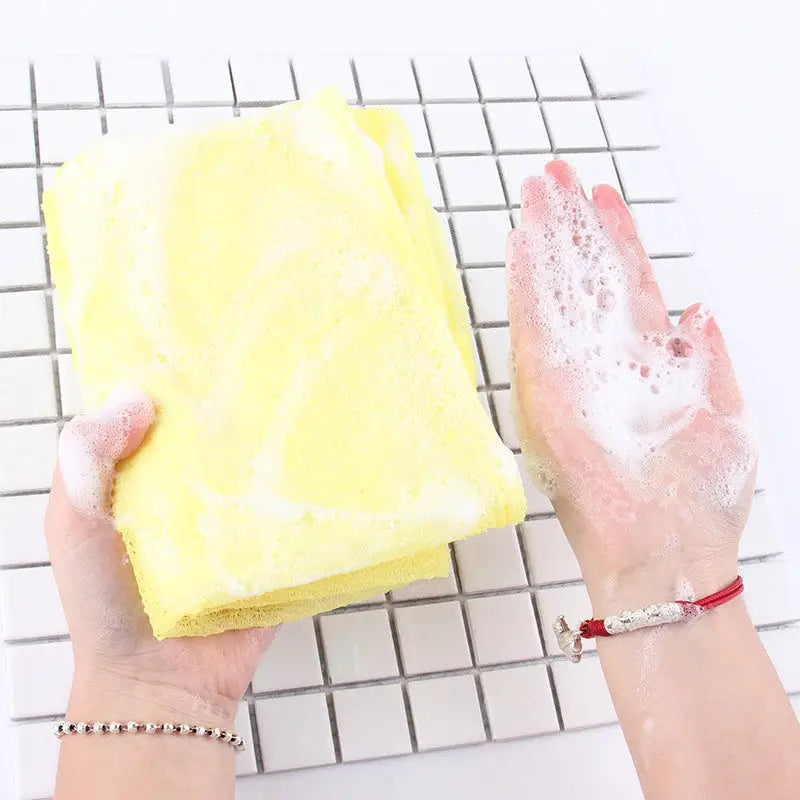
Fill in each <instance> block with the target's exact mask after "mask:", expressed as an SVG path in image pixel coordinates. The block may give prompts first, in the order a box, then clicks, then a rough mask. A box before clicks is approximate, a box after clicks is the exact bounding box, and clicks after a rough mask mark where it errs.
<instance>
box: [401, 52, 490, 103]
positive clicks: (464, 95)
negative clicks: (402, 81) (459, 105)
mask: <svg viewBox="0 0 800 800" xmlns="http://www.w3.org/2000/svg"><path fill="white" fill-rule="evenodd" d="M414 66H415V67H416V70H417V78H418V79H419V86H420V89H421V91H422V97H423V99H425V100H426V101H430V100H477V99H478V89H477V87H476V86H475V79H474V78H473V76H472V69H471V68H470V65H469V59H468V58H467V57H466V56H458V55H423V56H417V57H416V58H415V59H414Z"/></svg>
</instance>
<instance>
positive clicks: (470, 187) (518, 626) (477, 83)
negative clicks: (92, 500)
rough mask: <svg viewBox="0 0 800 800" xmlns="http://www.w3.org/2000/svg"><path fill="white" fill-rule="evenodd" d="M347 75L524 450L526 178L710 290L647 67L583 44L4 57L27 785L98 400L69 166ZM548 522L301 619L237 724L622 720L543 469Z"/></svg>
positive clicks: (413, 725) (332, 751) (14, 501)
mask: <svg viewBox="0 0 800 800" xmlns="http://www.w3.org/2000/svg"><path fill="white" fill-rule="evenodd" d="M330 83H337V84H339V85H340V86H341V87H342V89H343V91H344V92H345V94H346V95H347V97H348V98H349V99H350V100H351V101H353V102H360V103H364V104H371V103H379V102H380V103H383V102H386V103H390V104H392V105H394V106H395V107H397V108H398V110H399V111H400V112H401V113H402V114H403V116H404V118H405V119H406V121H407V123H408V125H409V128H410V130H411V132H412V136H413V138H414V142H415V147H416V149H417V152H418V155H419V157H420V165H421V169H422V174H423V177H424V179H425V185H426V188H427V191H428V194H429V196H430V198H431V201H432V202H433V204H434V206H435V207H436V208H437V210H439V212H440V217H441V220H442V224H443V227H444V229H445V232H446V234H447V236H448V239H449V241H450V243H451V246H452V249H453V252H454V254H455V256H456V258H457V261H458V265H459V270H460V274H461V276H462V280H463V282H464V287H465V291H466V294H467V297H468V301H469V305H470V314H471V321H472V325H473V328H474V332H475V344H476V348H475V350H476V360H477V364H478V367H479V369H478V372H479V379H478V387H477V388H478V392H479V395H480V398H481V400H482V402H483V403H484V405H485V407H486V409H487V412H488V413H489V414H490V416H491V417H492V419H493V421H494V422H495V424H496V426H497V429H498V432H499V433H500V435H501V436H502V437H503V440H504V441H505V442H506V444H507V445H508V446H509V447H511V448H513V449H515V451H516V452H518V448H519V442H518V440H517V438H516V433H515V431H514V426H513V420H512V418H511V414H510V406H509V403H510V401H509V372H508V348H509V337H508V322H507V316H506V309H505V287H504V283H503V281H504V272H503V269H502V265H503V260H504V240H505V235H506V233H507V232H508V231H509V230H510V229H511V226H512V225H513V224H515V222H516V220H517V219H518V213H519V209H518V206H519V186H520V183H521V181H522V179H523V178H524V177H525V176H526V175H528V174H531V173H536V172H540V171H541V169H542V168H543V166H544V164H545V163H546V161H547V160H549V159H550V158H552V157H553V155H556V156H558V157H564V158H568V159H569V160H570V161H571V162H572V163H573V164H574V165H575V166H576V167H577V168H578V170H579V172H580V174H581V176H582V178H583V180H584V182H585V184H586V185H587V187H590V186H591V185H592V184H594V183H600V182H604V183H611V184H612V185H614V186H617V187H618V188H620V189H622V191H623V193H624V195H625V197H626V200H628V202H629V203H631V204H632V208H633V212H634V216H635V218H636V220H637V224H638V225H639V228H640V231H641V234H642V237H643V240H644V243H645V246H646V248H647V250H648V252H649V253H650V254H651V256H652V257H653V259H654V265H655V270H656V273H657V277H658V278H659V280H660V282H661V285H662V287H663V289H664V294H665V297H666V299H667V302H668V305H669V307H670V309H671V311H672V312H674V313H675V314H678V313H680V311H681V310H682V309H683V308H685V307H686V306H687V305H688V304H689V303H690V302H692V301H694V300H696V299H697V298H698V295H699V293H700V291H701V290H700V288H699V287H700V286H701V285H702V282H701V280H700V277H701V276H700V275H699V274H698V268H697V267H696V265H695V263H694V261H695V259H694V258H692V248H691V241H690V239H689V232H688V228H687V225H686V221H685V219H684V217H683V216H682V208H681V206H680V204H679V203H678V202H676V201H675V196H676V191H675V187H674V186H673V185H672V183H671V180H670V178H671V170H670V166H669V162H668V160H667V159H666V158H665V156H664V155H663V153H662V150H661V149H660V147H659V139H658V135H657V131H656V129H655V126H654V125H653V122H652V119H651V116H650V108H649V101H648V99H647V97H646V95H644V94H643V88H644V87H643V86H642V83H641V79H640V78H639V76H638V73H637V71H636V69H635V65H633V64H631V63H629V62H627V61H625V60H623V59H617V58H613V57H607V56H603V57H599V56H598V57H596V58H594V59H589V60H588V61H585V62H584V61H582V60H581V59H580V58H579V57H578V56H577V55H567V54H563V55H548V56H529V57H527V58H526V57H525V56H522V55H501V56H481V57H476V58H474V59H467V58H459V57H452V56H448V57H438V56H424V57H418V58H416V59H414V60H413V61H411V60H408V59H405V58H401V57H382V56H381V57H375V56H368V57H356V58H355V59H353V60H350V59H348V58H344V57H324V58H311V57H304V58H295V59H294V60H293V61H291V62H290V61H289V60H287V59H286V58H285V57H283V56H248V57H232V58H231V59H230V60H228V59H225V58H222V57H207V58H202V57H182V58H176V59H171V60H169V61H163V62H162V61H160V60H158V59H155V58H113V59H103V60H102V61H101V62H96V61H95V60H93V59H91V58H80V57H74V58H57V59H47V60H42V61H36V62H35V63H34V64H32V65H30V64H28V63H27V62H22V61H7V62H2V61H0V613H1V614H2V617H1V618H0V619H1V621H2V632H3V638H4V641H5V643H6V647H5V651H6V657H7V666H8V672H9V678H10V681H9V684H10V687H9V698H10V711H11V717H12V719H13V720H14V728H13V733H14V738H15V739H16V741H17V745H18V762H19V776H20V781H19V796H20V797H21V798H29V799H33V798H42V797H48V796H50V794H51V793H52V782H53V775H54V770H55V759H56V753H57V742H56V740H55V739H54V738H53V737H52V736H51V735H50V730H51V721H52V720H53V719H55V718H57V717H58V715H60V714H62V713H63V711H64V707H65V704H66V696H67V691H68V687H69V683H70V679H71V670H72V664H71V645H70V643H69V640H68V638H67V635H66V628H65V623H64V619H63V615H62V612H61V609H60V605H59V602H58V598H57V594H56V590H55V584H54V582H53V578H52V572H51V570H50V567H49V565H48V555H47V551H46V548H45V545H44V539H43V534H42V524H41V523H42V515H43V510H44V505H45V502H46V493H47V490H48V487H49V482H50V474H51V470H52V465H53V462H54V460H55V449H56V442H57V437H58V430H59V428H60V426H61V425H62V424H63V422H64V421H65V420H66V419H67V418H69V417H70V416H71V415H72V414H74V413H75V412H76V411H77V410H78V409H79V407H80V393H79V390H78V387H77V385H76V382H75V379H74V377H73V374H72V370H71V355H70V350H69V345H68V341H67V337H66V335H65V331H64V328H63V324H62V322H61V318H60V314H59V310H58V306H57V302H56V298H55V296H54V294H53V290H52V283H51V281H50V273H49V267H48V264H47V259H46V254H45V249H44V245H45V237H46V233H45V231H44V227H43V220H42V218H41V213H40V210H39V204H40V197H41V191H42V188H43V187H46V186H47V185H48V182H49V181H50V180H51V179H52V174H53V170H54V168H55V167H56V166H58V164H60V163H61V162H63V161H64V160H65V159H68V158H70V157H71V156H73V155H74V154H75V153H76V152H77V151H78V150H80V148H81V147H83V146H84V145H85V144H87V143H88V142H90V141H92V140H93V139H95V138H97V137H99V136H100V135H103V134H105V133H106V132H110V133H117V132H133V131H141V130H152V129H158V128H159V127H161V126H165V125H169V124H176V125H192V124H197V123H201V122H206V121H209V120H214V119H225V118H231V117H234V116H241V115H242V114H250V113H258V109H259V108H261V107H264V106H268V105H271V104H274V103H276V102H281V101H284V100H289V99H293V98H295V97H298V96H300V97H302V96H304V95H307V94H308V93H309V92H313V91H314V90H316V89H318V88H320V87H321V86H323V85H327V84H330ZM526 494H527V496H528V512H529V513H528V517H527V519H526V521H525V522H524V523H522V524H521V525H519V526H517V527H516V528H505V529H501V530H496V531H490V532H488V533H486V534H484V535H482V536H480V537H476V538H473V539H471V540H469V541H465V542H459V543H457V544H456V545H455V546H454V547H453V553H452V555H453V571H452V575H451V576H450V577H449V578H448V579H440V580H435V581H428V582H424V583H421V584H417V585H413V586H410V587H406V588H404V589H400V590H398V591H395V592H393V593H391V594H390V595H387V596H386V597H383V596H381V597H378V598H374V600H373V601H371V602H367V603H362V604H359V605H357V606H354V607H349V608H346V609H341V610H339V611H335V612H331V613H329V614H325V615H322V616H321V617H319V618H316V619H314V620H303V621H301V622H296V623H290V624H288V625H286V626H284V628H283V629H282V630H281V632H280V634H279V636H278V638H277V639H276V642H275V644H274V646H273V648H272V649H271V650H270V652H269V653H268V654H267V656H266V657H265V659H264V661H263V663H262V664H261V665H260V667H259V669H258V672H257V674H256V676H255V677H254V680H253V684H252V686H251V688H250V690H249V691H248V693H247V696H246V698H245V700H244V702H243V703H242V706H241V710H240V714H239V718H238V719H237V726H238V729H239V730H241V732H242V733H243V734H244V735H245V737H246V738H247V739H248V741H249V743H250V744H249V747H248V750H247V752H246V753H245V754H243V755H242V756H241V757H240V759H239V773H240V774H241V775H242V776H244V775H254V774H256V773H258V772H274V771H279V770H288V769H295V768H300V767H308V766H314V765H324V764H333V763H336V762H348V761H355V760H360V759H368V758H374V757H384V756H391V755H400V754H407V753H412V752H415V751H425V750H430V749H435V748H441V747H452V746H456V745H465V744H476V743H481V742H487V741H490V740H503V739H509V738H516V737H527V736H534V735H538V734H544V733H557V732H559V731H566V730H573V729H579V728H584V727H587V726H595V725H604V724H609V723H613V722H614V720H615V716H614V712H613V708H612V706H611V702H610V698H609V697H608V693H607V690H606V688H605V684H604V682H603V679H602V674H601V672H600V668H599V662H598V660H597V659H596V658H595V657H593V654H592V652H591V649H592V648H591V645H590V647H589V648H588V649H589V650H590V652H589V654H588V656H587V658H586V659H585V660H584V662H583V663H582V664H581V665H580V666H578V667H575V666H573V665H571V664H569V663H567V662H566V660H565V659H564V658H563V657H562V656H561V655H559V652H558V648H557V646H556V644H555V641H554V637H553V636H552V632H551V630H550V624H551V622H552V619H553V618H554V617H555V615H556V614H557V613H565V614H566V615H567V617H568V618H569V619H570V620H577V619H580V618H583V617H585V616H588V615H589V614H590V606H589V603H588V598H587V596H586V592H585V589H584V587H583V584H582V582H581V580H580V574H579V571H578V567H577V564H576V563H575V560H574V557H573V556H572V553H571V551H570V550H569V547H568V546H567V544H566V541H565V539H564V537H563V535H562V534H561V531H560V529H559V526H558V522H557V520H556V519H555V518H554V515H553V513H552V507H551V506H550V503H549V501H548V500H547V499H546V498H545V497H544V496H543V495H541V494H540V493H539V492H538V491H537V490H536V489H535V488H534V487H533V486H532V485H531V484H530V483H529V482H527V483H526ZM780 551H781V544H780V542H779V541H778V540H777V538H776V537H775V535H774V532H773V528H772V526H771V523H770V519H769V510H768V506H767V498H766V493H765V492H759V494H758V495H757V497H756V499H755V506H754V511H753V515H752V517H751V520H750V522H749V524H748V528H747V531H746V533H745V537H744V540H743V542H742V549H741V554H740V555H741V558H742V567H741V573H742V575H743V577H744V579H745V582H746V584H747V593H746V597H747V603H748V606H749V608H750V611H751V614H752V615H753V618H754V621H755V622H756V624H757V625H758V626H759V628H760V629H761V631H762V637H763V640H764V642H765V644H766V646H767V647H768V649H769V651H770V653H771V655H772V656H773V658H774V660H775V662H776V666H777V667H778V670H779V673H780V674H781V677H782V679H783V681H784V684H785V686H786V688H787V691H789V692H794V693H797V692H800V664H798V660H797V659H796V653H797V652H800V628H798V627H792V626H791V625H790V623H792V622H793V621H795V620H796V619H797V618H798V617H800V610H799V609H798V605H797V603H796V602H794V601H793V599H792V598H790V596H789V593H788V588H787V585H788V582H787V578H786V568H787V564H786V562H785V560H783V559H782V558H780V557H778V556H779V554H780Z"/></svg>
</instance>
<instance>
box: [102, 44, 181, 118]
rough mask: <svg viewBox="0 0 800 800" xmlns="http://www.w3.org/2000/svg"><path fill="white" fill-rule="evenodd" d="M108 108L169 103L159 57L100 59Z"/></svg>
mask: <svg viewBox="0 0 800 800" xmlns="http://www.w3.org/2000/svg"><path fill="white" fill-rule="evenodd" d="M100 73H101V76H102V80H103V101H104V103H105V105H106V106H116V105H140V104H144V103H162V104H163V103H165V102H166V100H167V96H166V93H165V91H164V74H163V72H162V70H161V59H160V58H157V57H156V56H106V57H104V58H102V59H101V60H100Z"/></svg>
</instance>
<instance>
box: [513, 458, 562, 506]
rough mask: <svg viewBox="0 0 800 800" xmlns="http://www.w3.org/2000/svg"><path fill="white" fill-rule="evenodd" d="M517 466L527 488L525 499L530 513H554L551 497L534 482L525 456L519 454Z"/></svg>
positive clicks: (523, 485) (525, 488)
mask: <svg viewBox="0 0 800 800" xmlns="http://www.w3.org/2000/svg"><path fill="white" fill-rule="evenodd" d="M516 458H517V466H518V467H519V474H520V477H521V478H522V488H523V489H524V490H525V499H526V500H527V502H528V514H552V513H553V504H552V503H551V502H550V499H549V498H548V497H547V496H546V495H545V494H544V493H543V492H542V491H541V489H539V487H538V486H536V484H535V483H534V482H533V480H532V478H531V475H530V470H529V469H528V465H527V464H526V462H525V456H523V455H522V454H521V453H519V454H517V456H516Z"/></svg>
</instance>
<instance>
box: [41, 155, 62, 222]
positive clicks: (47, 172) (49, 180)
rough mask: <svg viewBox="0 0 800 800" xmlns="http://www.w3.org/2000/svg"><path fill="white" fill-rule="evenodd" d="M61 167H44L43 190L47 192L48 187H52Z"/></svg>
mask: <svg viewBox="0 0 800 800" xmlns="http://www.w3.org/2000/svg"><path fill="white" fill-rule="evenodd" d="M60 169H61V167H48V166H44V167H42V191H44V192H46V191H47V190H48V189H51V188H52V186H53V184H54V182H55V179H56V175H58V171H59V170H60ZM42 230H44V229H42Z"/></svg>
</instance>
